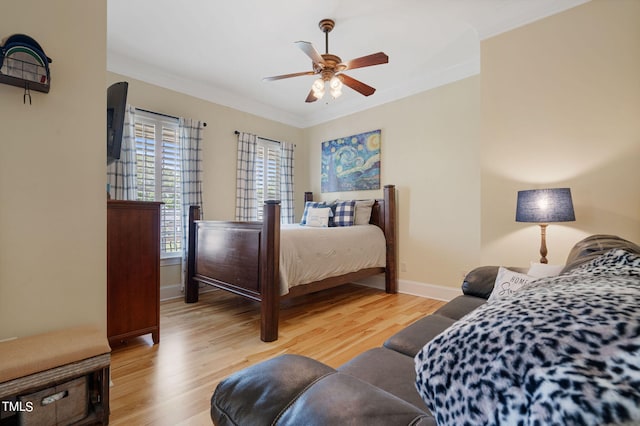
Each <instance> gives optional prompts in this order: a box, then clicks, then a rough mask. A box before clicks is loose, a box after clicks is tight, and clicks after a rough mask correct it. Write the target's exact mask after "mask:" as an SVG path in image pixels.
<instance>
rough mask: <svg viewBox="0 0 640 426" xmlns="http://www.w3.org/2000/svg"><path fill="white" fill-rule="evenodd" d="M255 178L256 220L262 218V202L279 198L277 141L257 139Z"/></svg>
mask: <svg viewBox="0 0 640 426" xmlns="http://www.w3.org/2000/svg"><path fill="white" fill-rule="evenodd" d="M255 179H256V201H257V207H258V220H262V218H263V209H264V202H265V201H266V200H279V199H280V144H279V143H277V142H273V141H269V140H265V139H261V138H258V139H257V147H256V169H255Z"/></svg>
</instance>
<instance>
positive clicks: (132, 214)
mask: <svg viewBox="0 0 640 426" xmlns="http://www.w3.org/2000/svg"><path fill="white" fill-rule="evenodd" d="M161 204H162V203H155V202H139V201H119V200H109V201H107V337H108V338H109V344H110V345H111V346H112V347H113V346H114V344H117V343H120V342H121V341H123V340H126V339H128V338H131V337H135V336H140V335H143V334H148V333H151V336H152V339H153V343H158V342H159V341H160V205H161Z"/></svg>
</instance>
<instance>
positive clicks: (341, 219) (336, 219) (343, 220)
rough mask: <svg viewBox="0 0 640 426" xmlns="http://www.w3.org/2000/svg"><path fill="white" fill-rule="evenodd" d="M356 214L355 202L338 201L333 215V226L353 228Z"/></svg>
mask: <svg viewBox="0 0 640 426" xmlns="http://www.w3.org/2000/svg"><path fill="white" fill-rule="evenodd" d="M355 212H356V202H355V200H351V201H338V202H337V203H336V208H335V211H334V213H333V226H352V225H353V219H354V216H355Z"/></svg>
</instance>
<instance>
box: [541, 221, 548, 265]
mask: <svg viewBox="0 0 640 426" xmlns="http://www.w3.org/2000/svg"><path fill="white" fill-rule="evenodd" d="M547 226H548V224H547V223H541V224H540V263H549V261H548V260H547Z"/></svg>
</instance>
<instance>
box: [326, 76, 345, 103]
mask: <svg viewBox="0 0 640 426" xmlns="http://www.w3.org/2000/svg"><path fill="white" fill-rule="evenodd" d="M329 89H330V92H331V96H332V97H333V99H335V98H337V97H339V96H340V95H342V81H341V80H340V79H339V78H338V77H337V76H335V75H334V76H333V77H331V80H329Z"/></svg>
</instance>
